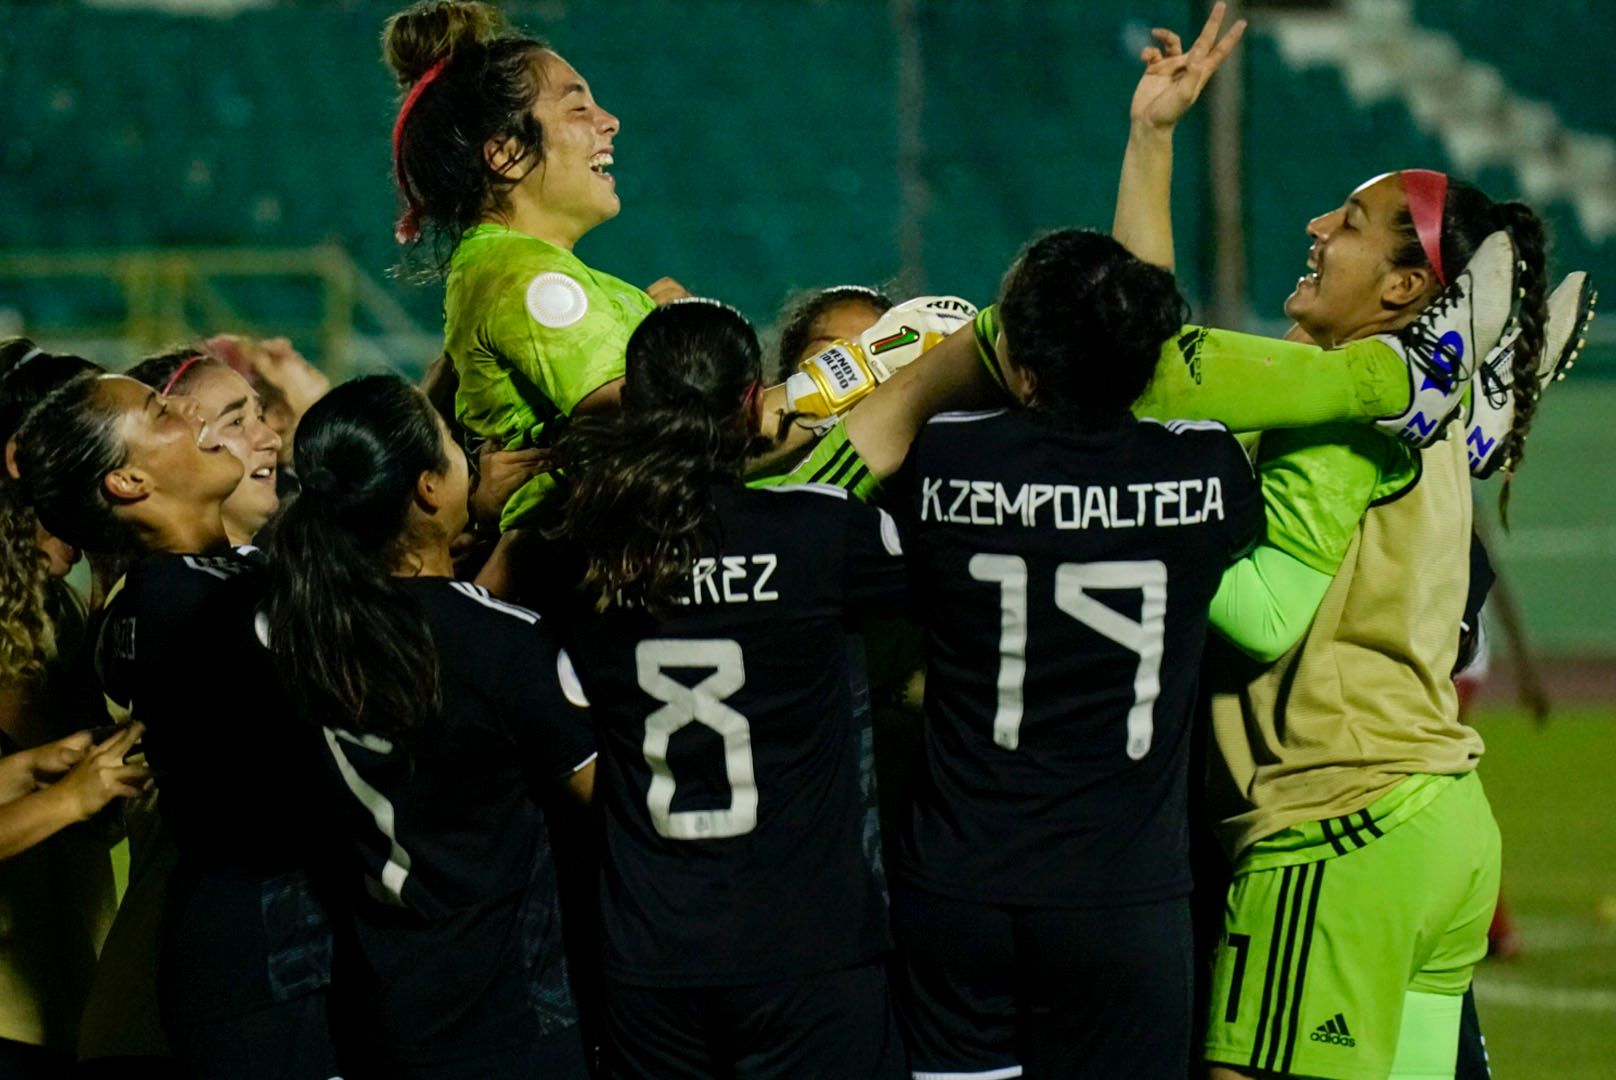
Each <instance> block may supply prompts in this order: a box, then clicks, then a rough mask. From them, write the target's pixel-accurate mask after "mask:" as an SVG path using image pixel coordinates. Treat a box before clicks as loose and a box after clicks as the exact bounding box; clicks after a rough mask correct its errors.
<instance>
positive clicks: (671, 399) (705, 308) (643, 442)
mask: <svg viewBox="0 0 1616 1080" xmlns="http://www.w3.org/2000/svg"><path fill="white" fill-rule="evenodd" d="M761 370H762V350H761V348H760V347H759V345H758V339H757V334H756V333H755V332H754V331H753V329H752V326H751V324H750V323H748V322H747V321H746V319H745V317H743V316H742V315H741V313H740V312H738V311H736V310H735V309H734V308H731V307H727V306H725V305H723V304H719V303H716V302H714V301H711V300H682V301H678V302H676V303H672V304H668V305H665V306H663V307H660V308H657V309H656V310H654V311H652V312H651V313H650V314H649V315H647V316H646V317H645V321H644V322H642V323H640V325H639V328H638V329H636V330H635V331H634V334H633V336H632V337H631V338H629V343H628V352H627V358H626V374H625V381H624V383H623V398H622V401H623V408H622V412H621V413H620V414H618V415H616V416H609V417H583V418H580V419H577V420H575V421H573V422H572V423H571V424H570V425H569V426H568V428H567V430H566V431H565V432H564V433H563V435H562V436H561V438H560V439H559V440H557V442H556V456H557V461H558V464H559V466H560V468H561V470H562V472H563V475H564V477H565V479H564V492H565V497H564V500H563V502H562V506H561V517H560V521H559V523H558V524H557V525H556V526H555V527H554V528H553V529H551V530H550V532H551V534H552V535H553V536H556V537H563V538H568V539H570V540H572V541H574V542H576V543H577V544H578V545H579V546H580V547H581V548H582V549H583V550H584V552H585V555H586V557H587V559H588V567H587V569H586V570H585V574H584V581H583V587H584V589H585V590H586V591H587V592H589V593H591V594H593V596H594V598H595V604H596V607H597V608H599V609H601V610H604V609H605V608H606V607H607V606H609V605H611V604H613V603H617V604H621V605H624V606H630V607H646V608H649V609H650V610H651V611H652V612H654V613H659V614H660V613H662V612H664V611H666V609H667V607H668V606H669V605H671V604H673V603H676V602H677V599H678V598H679V597H681V596H685V595H687V594H688V592H689V587H690V585H689V583H690V566H691V562H692V561H693V560H694V559H695V557H696V554H697V551H698V548H699V546H700V544H701V541H702V540H703V538H704V535H705V526H706V525H707V523H708V520H709V518H710V517H711V514H712V505H711V501H710V498H709V495H708V488H709V487H710V486H711V485H712V484H714V483H721V482H724V481H734V480H738V479H739V478H740V476H741V472H742V470H743V468H744V467H745V464H746V459H747V457H749V456H750V455H752V454H754V453H757V452H759V451H760V450H761V449H764V448H766V447H767V446H769V445H771V443H770V441H769V440H767V439H764V438H761V437H760V436H758V435H757V434H756V433H755V432H754V431H753V430H752V426H751V423H750V417H749V415H748V411H747V410H748V407H749V405H750V403H751V402H752V401H753V400H754V395H756V394H758V393H759V392H760V383H759V376H760V373H761Z"/></svg>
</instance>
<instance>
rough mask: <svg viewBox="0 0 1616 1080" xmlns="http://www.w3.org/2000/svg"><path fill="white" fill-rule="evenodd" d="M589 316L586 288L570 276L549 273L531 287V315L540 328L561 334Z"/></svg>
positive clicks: (528, 306) (544, 274) (529, 292)
mask: <svg viewBox="0 0 1616 1080" xmlns="http://www.w3.org/2000/svg"><path fill="white" fill-rule="evenodd" d="M588 312H589V296H588V294H587V293H585V292H584V287H583V286H582V285H580V284H578V282H576V281H575V280H573V279H572V278H570V277H568V276H567V275H566V274H562V273H557V272H556V271H553V270H552V271H549V272H547V273H543V274H540V275H539V276H538V277H536V278H534V279H533V280H532V281H530V282H528V284H527V313H528V314H529V315H531V316H533V320H534V321H535V322H537V323H538V324H539V325H540V326H548V327H549V328H550V329H552V330H560V329H561V328H563V327H566V326H571V325H572V324H573V323H575V322H577V321H578V320H579V319H581V318H583V317H584V316H585V315H586V314H588Z"/></svg>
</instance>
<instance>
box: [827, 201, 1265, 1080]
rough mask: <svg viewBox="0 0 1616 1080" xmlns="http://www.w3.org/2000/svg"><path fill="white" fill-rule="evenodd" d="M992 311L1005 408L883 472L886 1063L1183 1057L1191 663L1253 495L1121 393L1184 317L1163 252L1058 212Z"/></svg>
mask: <svg viewBox="0 0 1616 1080" xmlns="http://www.w3.org/2000/svg"><path fill="white" fill-rule="evenodd" d="M998 310H999V314H1000V316H1001V318H1002V319H1003V322H1004V328H1005V339H1006V344H1007V346H1008V350H1007V353H1006V354H1005V355H1003V356H1001V358H1000V360H1001V364H1002V366H1003V370H1004V375H1005V381H1006V383H1007V385H1008V387H1009V389H1010V392H1011V395H1012V397H1013V399H1014V400H1015V401H1016V405H1015V406H1013V407H1011V408H1009V409H1000V410H996V411H990V412H978V413H945V414H943V415H940V416H937V417H935V418H934V419H933V420H932V421H931V423H930V424H929V425H928V426H927V427H926V428H925V430H924V431H923V432H922V433H921V435H920V438H919V439H918V441H917V442H916V445H915V447H914V449H913V451H912V452H911V455H910V459H909V463H908V464H907V465H906V466H905V469H904V472H903V473H902V474H900V475H901V476H902V481H901V485H900V486H901V490H900V491H898V492H889V497H891V496H894V495H895V497H896V498H897V500H898V501H897V502H896V503H895V504H894V505H895V506H899V507H901V508H902V511H903V512H902V513H901V514H900V515H899V517H900V520H903V521H904V522H905V523H906V528H905V530H904V535H905V543H906V545H907V547H908V551H909V558H910V561H911V564H912V575H913V577H914V580H915V585H916V595H917V597H919V598H920V612H919V618H920V622H921V623H922V624H923V625H924V626H925V627H926V630H927V650H926V651H927V658H928V663H927V671H926V719H927V724H926V731H925V741H924V754H923V763H922V765H921V772H920V776H919V778H918V779H917V781H916V785H915V791H914V794H913V796H912V800H911V801H912V808H911V811H910V814H909V816H908V818H907V821H906V823H905V828H904V829H903V831H902V832H901V833H900V835H899V837H898V839H897V843H896V845H895V846H896V852H897V857H896V859H895V860H894V862H893V864H892V866H891V875H892V880H893V925H894V932H895V933H896V935H897V939H898V944H899V954H900V967H901V970H902V973H903V974H902V981H901V983H900V987H901V993H900V995H899V1001H900V1003H901V1005H902V1008H901V1010H900V1015H901V1016H902V1018H903V1020H904V1030H905V1036H906V1038H907V1040H908V1042H909V1049H910V1055H911V1064H912V1066H913V1068H914V1070H915V1074H916V1075H924V1076H981V1077H996V1076H1019V1075H1021V1072H1022V1069H1023V1068H1025V1069H1026V1071H1027V1073H1028V1075H1033V1076H1063V1077H1080V1076H1095V1077H1101V1076H1104V1077H1110V1076H1124V1075H1128V1076H1133V1075H1137V1076H1181V1075H1183V1074H1184V1071H1185V1069H1186V1068H1187V1067H1188V1063H1189V1033H1190V1007H1189V1005H1190V955H1191V943H1190V924H1189V907H1188V899H1187V897H1188V894H1189V891H1190V881H1189V865H1188V852H1187V850H1186V837H1185V834H1184V830H1183V825H1182V821H1183V817H1184V815H1185V799H1186V791H1187V785H1188V768H1187V761H1188V741H1189V726H1190V717H1191V714H1192V709H1193V703H1194V698H1195V687H1196V668H1197V663H1198V660H1199V657H1200V652H1201V646H1202V642H1203V640H1204V637H1205V632H1206V625H1207V607H1208V604H1209V603H1210V601H1211V599H1212V596H1213V593H1214V592H1215V591H1216V589H1217V586H1218V581H1219V578H1220V576H1221V574H1222V572H1223V570H1224V568H1225V567H1227V566H1228V565H1229V564H1230V563H1232V562H1233V561H1234V560H1235V559H1237V558H1239V557H1240V555H1242V554H1243V553H1244V552H1245V551H1246V550H1247V549H1248V548H1249V547H1250V546H1251V544H1252V543H1254V542H1255V541H1256V539H1257V537H1258V535H1259V534H1260V531H1261V525H1262V516H1261V509H1260V507H1261V502H1260V494H1259V492H1258V490H1257V485H1256V482H1255V480H1254V478H1253V476H1252V473H1251V469H1250V467H1249V465H1248V464H1247V462H1246V459H1245V456H1244V454H1243V452H1242V451H1241V449H1240V446H1239V444H1238V443H1237V442H1236V441H1235V440H1234V439H1233V437H1232V436H1230V435H1229V434H1228V432H1227V431H1226V430H1225V429H1223V428H1222V427H1221V426H1220V425H1215V424H1202V425H1195V424H1190V425H1184V426H1162V425H1161V424H1158V423H1155V422H1151V421H1140V420H1137V419H1135V418H1134V416H1133V414H1132V413H1131V412H1130V411H1129V410H1130V407H1131V406H1132V405H1133V403H1134V401H1135V400H1136V399H1137V398H1138V397H1139V396H1140V394H1141V393H1142V392H1143V391H1144V389H1145V386H1146V384H1147V383H1148V382H1149V381H1150V380H1151V377H1152V374H1153V372H1154V369H1155V366H1156V359H1157V356H1158V354H1159V351H1160V347H1161V344H1162V343H1163V342H1164V341H1166V340H1167V339H1168V338H1169V337H1171V336H1173V335H1175V334H1177V333H1178V332H1179V328H1180V326H1181V325H1182V324H1183V322H1184V315H1185V310H1186V309H1185V305H1184V302H1183V300H1182V299H1181V298H1180V297H1179V294H1178V291H1177V288H1176V286H1175V284H1174V282H1173V279H1172V275H1171V274H1169V273H1168V272H1166V271H1164V270H1161V269H1159V268H1157V267H1153V266H1149V265H1147V264H1145V263H1142V262H1140V261H1139V260H1138V259H1135V258H1134V257H1133V256H1131V255H1129V254H1128V253H1127V252H1126V251H1125V250H1124V249H1123V248H1122V247H1121V245H1119V244H1117V243H1116V241H1114V240H1112V239H1111V238H1109V237H1106V236H1103V235H1100V234H1098V233H1090V232H1079V231H1075V230H1069V231H1064V232H1057V233H1054V234H1052V235H1050V236H1047V237H1045V238H1043V239H1041V240H1039V241H1037V242H1035V243H1034V244H1032V245H1031V246H1030V247H1029V248H1028V249H1027V250H1026V251H1025V252H1024V253H1023V254H1022V255H1021V257H1020V258H1019V259H1018V260H1017V262H1016V264H1015V266H1014V267H1012V269H1011V271H1010V274H1009V275H1008V277H1007V278H1006V281H1005V286H1004V292H1003V295H1002V298H1001V301H1000V304H999V308H998ZM855 416H856V410H855Z"/></svg>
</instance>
